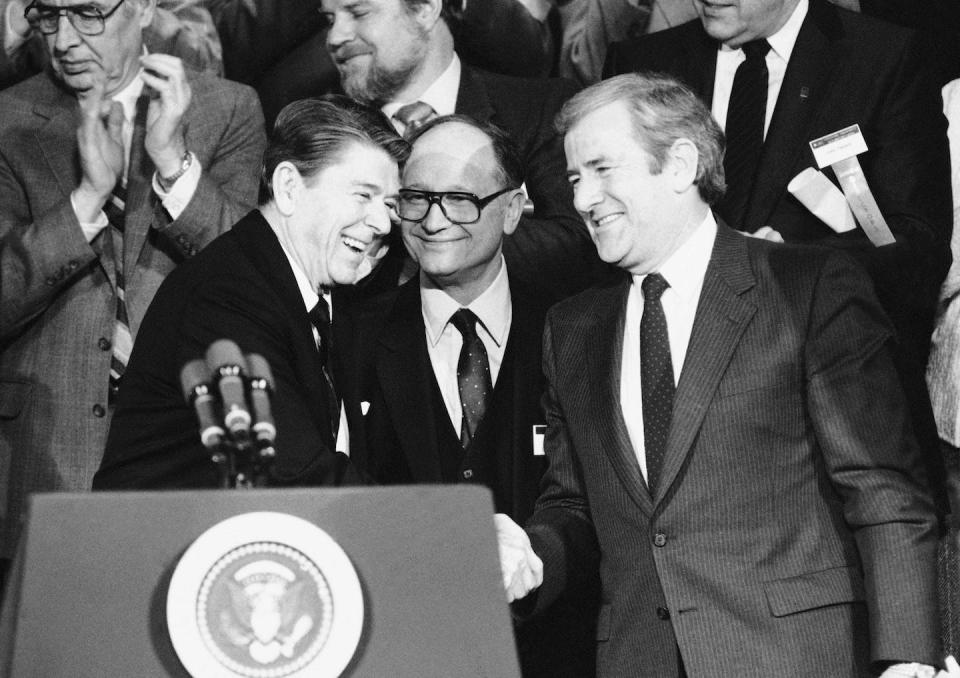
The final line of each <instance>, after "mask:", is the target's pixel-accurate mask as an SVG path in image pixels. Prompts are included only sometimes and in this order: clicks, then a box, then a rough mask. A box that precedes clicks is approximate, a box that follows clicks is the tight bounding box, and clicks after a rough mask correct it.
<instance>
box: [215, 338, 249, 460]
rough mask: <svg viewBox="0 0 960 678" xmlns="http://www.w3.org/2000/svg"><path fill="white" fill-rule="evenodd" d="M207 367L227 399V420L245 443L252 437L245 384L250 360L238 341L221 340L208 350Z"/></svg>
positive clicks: (226, 422) (230, 427) (225, 411)
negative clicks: (244, 356)
mask: <svg viewBox="0 0 960 678" xmlns="http://www.w3.org/2000/svg"><path fill="white" fill-rule="evenodd" d="M207 367H208V368H209V370H210V372H212V373H213V375H214V377H215V378H216V379H217V387H218V389H219V390H220V399H221V400H222V401H223V423H224V425H225V426H226V427H227V430H228V431H229V432H230V435H231V436H232V437H233V439H234V440H235V441H236V442H238V443H242V442H243V441H244V440H247V439H248V438H249V437H250V411H249V410H248V409H247V402H246V397H245V393H244V390H245V389H244V384H243V376H244V374H243V373H244V371H245V370H246V368H247V362H246V360H244V359H243V354H242V353H241V352H240V348H239V347H238V346H237V345H236V344H235V343H233V342H232V341H230V340H229V339H218V340H217V341H215V342H213V343H212V344H210V347H209V348H208V349H207Z"/></svg>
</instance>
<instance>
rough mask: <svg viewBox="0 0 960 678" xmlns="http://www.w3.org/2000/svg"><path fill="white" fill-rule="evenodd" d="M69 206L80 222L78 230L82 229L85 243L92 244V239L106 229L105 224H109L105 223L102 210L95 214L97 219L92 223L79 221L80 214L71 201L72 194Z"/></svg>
mask: <svg viewBox="0 0 960 678" xmlns="http://www.w3.org/2000/svg"><path fill="white" fill-rule="evenodd" d="M70 206H71V207H72V208H73V213H74V214H76V215H77V221H79V222H80V228H82V229H83V237H84V238H86V239H87V242H88V243H89V242H93V239H94V238H96V237H97V235H99V234H100V231H102V230H103V229H105V228H106V227H107V224H109V223H110V222H109V221H107V215H106V214H104V213H103V210H100V212H99V213H98V214H97V218H96V219H95V220H94V221H81V219H80V213H79V212H78V211H77V203H75V202H74V201H73V193H71V194H70Z"/></svg>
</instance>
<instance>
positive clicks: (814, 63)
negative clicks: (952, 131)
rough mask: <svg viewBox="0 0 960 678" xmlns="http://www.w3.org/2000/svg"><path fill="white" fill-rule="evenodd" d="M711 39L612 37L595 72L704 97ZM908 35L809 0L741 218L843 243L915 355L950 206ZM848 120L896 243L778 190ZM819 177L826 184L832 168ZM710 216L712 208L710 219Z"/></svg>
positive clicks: (696, 34) (941, 270)
mask: <svg viewBox="0 0 960 678" xmlns="http://www.w3.org/2000/svg"><path fill="white" fill-rule="evenodd" d="M716 55H717V44H716V42H714V41H713V40H712V39H711V38H710V37H709V36H708V35H707V34H706V33H705V32H704V30H703V27H702V25H701V24H700V21H699V20H695V21H692V22H689V23H686V24H683V25H681V26H678V27H676V28H672V29H669V30H666V31H662V32H659V33H654V34H652V35H648V36H645V37H643V38H642V39H639V40H634V41H627V42H621V43H618V44H616V45H614V46H613V47H612V48H611V49H610V52H609V54H608V60H607V64H606V67H605V74H606V75H613V74H616V73H626V72H629V71H634V70H653V71H661V72H665V73H669V74H671V75H674V76H676V77H678V78H680V79H681V80H683V81H685V82H686V83H687V84H689V85H690V86H691V87H692V88H693V90H694V91H695V92H697V93H698V94H699V95H701V96H702V97H703V99H704V100H705V101H706V102H707V103H708V104H709V102H711V101H712V99H713V80H714V74H715V70H716ZM927 56H928V54H927V52H926V50H925V46H924V45H923V44H922V42H921V40H920V39H919V38H918V36H917V35H916V34H915V33H913V32H912V31H909V30H907V29H903V28H900V27H897V26H894V25H892V24H888V23H885V22H883V21H879V20H877V19H874V18H872V17H868V16H863V15H861V14H856V13H853V12H848V11H846V10H843V9H840V8H837V7H835V6H833V5H831V4H829V3H828V2H826V0H811V1H810V11H809V12H808V14H807V16H806V18H805V19H804V22H803V25H802V27H801V29H800V34H799V35H798V37H797V42H796V45H795V46H794V49H793V53H792V54H791V57H790V63H789V64H788V66H787V72H786V75H785V76H784V81H783V86H782V88H781V90H780V95H779V97H778V99H777V103H776V108H775V109H774V113H773V119H772V120H771V123H770V128H769V130H768V132H767V137H766V140H765V141H764V145H763V154H762V157H761V159H760V166H759V168H758V173H757V177H758V179H757V183H756V185H755V187H754V191H753V197H752V200H751V201H750V203H749V205H748V206H747V210H746V215H745V217H744V223H743V224H731V226H734V227H735V228H738V229H740V230H747V231H756V230H757V229H758V228H760V227H762V226H765V225H770V226H772V227H773V228H775V229H777V230H778V231H780V233H781V234H782V235H783V237H784V239H785V240H786V241H787V242H808V241H817V242H820V243H823V244H827V245H830V246H832V247H838V248H842V249H846V250H849V251H850V252H851V253H852V254H853V255H854V256H855V257H857V258H858V259H859V260H860V261H861V263H863V264H865V265H866V266H867V268H868V270H869V271H870V273H871V277H872V278H873V280H874V283H875V284H876V286H877V292H878V294H879V296H880V300H881V302H882V303H883V305H884V307H885V308H886V309H887V311H888V312H889V313H890V314H891V317H892V319H893V320H894V324H895V325H896V326H897V329H898V334H899V336H900V339H901V341H904V342H906V343H908V344H910V345H911V350H915V351H917V352H918V359H917V361H918V362H919V363H925V358H926V350H927V349H926V345H927V343H928V342H929V338H930V332H931V331H932V329H933V324H932V323H933V314H934V309H935V305H936V300H937V291H938V288H939V285H940V282H941V281H942V280H943V277H944V276H945V275H946V272H947V269H948V268H949V265H950V232H951V224H952V220H951V219H952V217H951V215H952V207H951V192H950V164H949V154H948V144H947V137H946V121H945V119H944V117H943V115H942V109H943V102H942V99H941V97H940V90H939V88H938V87H937V85H936V84H935V83H934V82H933V81H932V79H931V78H930V76H929V73H930V68H929V60H928V59H927ZM855 123H856V124H859V125H860V129H861V131H862V132H863V135H864V137H865V139H866V142H867V147H868V149H869V150H868V151H867V152H866V153H864V154H862V155H861V156H860V157H859V160H860V163H861V165H862V166H863V170H864V172H865V174H866V177H867V182H868V184H869V186H870V188H871V189H872V191H873V194H874V196H875V197H876V199H877V204H878V205H879V207H880V211H881V212H882V213H883V214H884V216H885V217H886V219H887V223H888V224H889V226H890V229H891V230H892V231H893V234H894V235H895V236H896V238H897V242H896V243H895V244H893V245H888V246H885V247H879V248H878V247H874V246H873V245H872V244H871V243H870V242H869V241H868V240H867V238H866V236H865V235H864V234H863V232H862V231H861V230H860V229H859V228H858V229H855V230H854V231H852V232H850V233H847V234H842V235H837V234H835V233H834V232H833V231H831V230H830V229H829V228H828V227H827V226H826V225H824V224H823V223H822V222H821V221H820V220H819V219H817V218H816V217H814V216H813V215H812V214H811V213H810V212H809V211H808V210H807V209H806V208H805V207H804V206H803V205H801V204H800V203H799V202H798V201H797V200H796V199H795V198H794V197H793V196H791V195H790V194H789V193H788V192H787V184H788V183H789V182H790V180H791V179H792V178H793V177H795V176H797V174H799V173H800V172H801V171H802V170H803V169H805V168H807V167H816V164H815V162H814V159H813V153H812V151H811V150H810V146H809V144H808V142H809V141H810V140H811V139H816V138H817V137H820V136H823V135H825V134H829V133H831V132H835V131H837V130H839V129H841V128H843V127H846V126H848V125H852V124H855ZM824 173H825V174H826V175H827V176H828V177H829V178H830V179H831V180H833V181H834V183H837V181H836V178H835V177H834V175H833V172H832V170H830V169H829V168H828V169H826V170H824ZM721 216H722V215H721Z"/></svg>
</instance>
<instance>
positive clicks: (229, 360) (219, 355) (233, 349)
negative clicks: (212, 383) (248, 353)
mask: <svg viewBox="0 0 960 678" xmlns="http://www.w3.org/2000/svg"><path fill="white" fill-rule="evenodd" d="M233 365H236V366H237V367H239V368H240V373H241V374H242V373H243V372H244V371H245V370H246V367H247V361H246V360H244V359H243V353H241V352H240V347H239V346H237V345H236V344H235V343H234V342H233V341H231V340H229V339H217V340H216V341H215V342H213V343H212V344H210V347H209V348H207V367H209V368H210V371H211V372H216V371H218V370H219V369H220V368H221V367H225V366H233Z"/></svg>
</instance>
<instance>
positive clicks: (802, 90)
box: [800, 87, 810, 101]
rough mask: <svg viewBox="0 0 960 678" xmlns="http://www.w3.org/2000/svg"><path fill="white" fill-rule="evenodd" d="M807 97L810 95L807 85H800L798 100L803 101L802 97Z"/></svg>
mask: <svg viewBox="0 0 960 678" xmlns="http://www.w3.org/2000/svg"><path fill="white" fill-rule="evenodd" d="M809 97H810V88H809V87H801V88H800V100H801V101H803V100H804V99H808V98H809Z"/></svg>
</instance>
